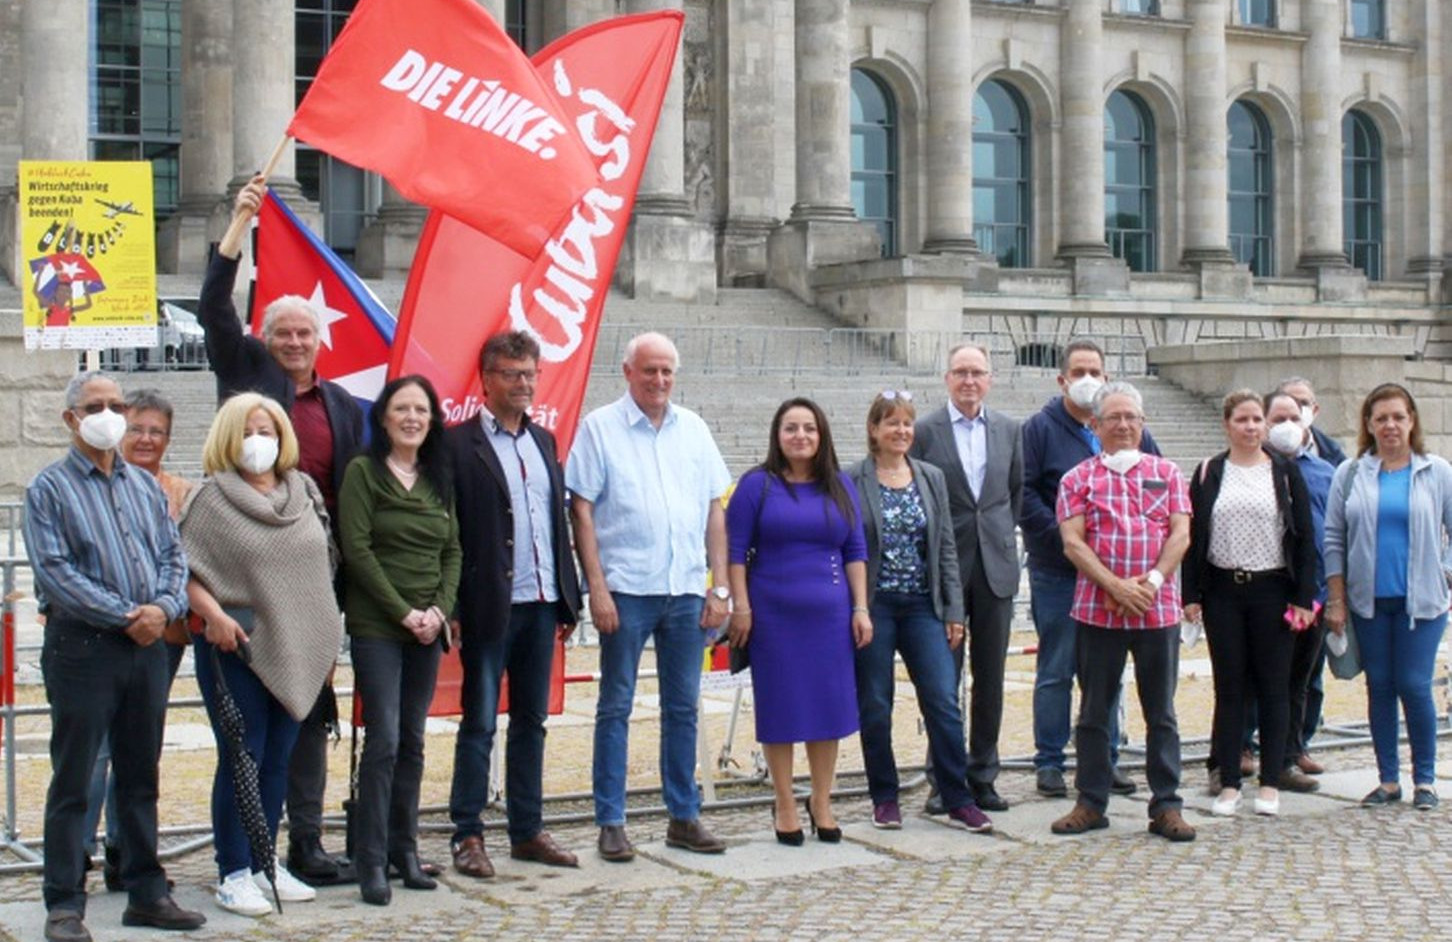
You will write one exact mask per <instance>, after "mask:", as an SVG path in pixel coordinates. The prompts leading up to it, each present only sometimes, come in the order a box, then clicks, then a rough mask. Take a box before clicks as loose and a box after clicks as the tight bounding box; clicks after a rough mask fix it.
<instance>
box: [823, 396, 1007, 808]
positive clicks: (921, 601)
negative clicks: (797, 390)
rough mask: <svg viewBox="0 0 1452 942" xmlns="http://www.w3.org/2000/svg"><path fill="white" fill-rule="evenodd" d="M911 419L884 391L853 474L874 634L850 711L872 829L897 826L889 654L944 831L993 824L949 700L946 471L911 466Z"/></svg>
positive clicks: (956, 608) (954, 575)
mask: <svg viewBox="0 0 1452 942" xmlns="http://www.w3.org/2000/svg"><path fill="white" fill-rule="evenodd" d="M916 417H917V412H916V410H915V409H914V408H913V404H912V397H911V395H909V394H908V393H906V392H898V391H895V390H887V391H885V392H883V393H881V394H879V395H878V396H877V398H876V399H874V400H873V402H872V406H871V408H870V409H869V410H868V412H867V448H868V451H869V454H868V456H867V457H866V458H864V459H863V460H862V462H861V463H860V464H858V465H857V467H856V468H854V469H853V470H852V472H851V474H852V483H853V484H855V485H856V486H857V493H858V495H859V496H860V498H861V501H862V519H863V524H864V525H865V527H866V531H867V592H868V607H869V609H870V610H871V617H872V624H873V626H874V633H873V636H872V641H871V643H870V644H868V645H867V646H866V647H863V648H859V649H858V651H857V665H856V666H857V712H858V719H859V722H860V724H861V737H862V758H863V764H864V765H865V766H866V768H867V788H868V791H869V792H870V793H871V795H872V824H873V826H874V827H878V828H890V829H896V828H900V827H902V811H901V809H900V808H899V806H898V777H897V760H896V759H895V758H894V757H893V753H892V701H893V681H894V675H895V673H896V665H895V663H894V654H895V653H897V652H901V653H902V659H903V663H904V664H906V665H907V669H908V676H910V677H911V678H912V682H913V686H914V687H915V688H916V689H917V694H918V706H919V708H920V709H921V710H922V714H923V720H924V724H925V725H926V727H927V733H928V748H929V750H930V752H931V753H932V757H933V767H934V768H935V769H937V771H938V782H939V787H940V791H941V793H942V796H943V805H944V807H945V808H947V809H948V818H949V820H950V821H951V822H953V823H954V824H956V825H959V826H961V827H964V828H967V829H968V830H970V831H980V832H984V831H989V830H991V829H992V827H993V826H992V824H991V823H990V822H989V820H988V817H987V816H986V815H985V814H984V813H983V812H982V811H981V810H979V808H978V806H977V805H976V804H975V803H974V801H973V793H972V792H971V791H969V790H968V783H967V781H968V757H967V754H966V752H965V750H964V746H963V715H962V712H961V711H960V710H959V708H958V698H957V697H956V696H955V695H954V681H955V676H954V671H953V652H952V649H953V648H956V647H957V646H958V645H960V644H962V643H963V589H962V586H961V585H960V583H959V579H958V552H957V550H956V548H955V544H954V542H953V518H952V515H951V513H950V512H949V510H948V485H947V481H946V480H945V479H944V477H943V472H942V471H940V470H938V469H937V468H935V467H933V466H932V465H929V464H924V463H923V462H921V461H918V460H916V459H914V458H909V457H908V449H909V448H910V447H911V446H912V443H913V420H914V419H915V418H916Z"/></svg>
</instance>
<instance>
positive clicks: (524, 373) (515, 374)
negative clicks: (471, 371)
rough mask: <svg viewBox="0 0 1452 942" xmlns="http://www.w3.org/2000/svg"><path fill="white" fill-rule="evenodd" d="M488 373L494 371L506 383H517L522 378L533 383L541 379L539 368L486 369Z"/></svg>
mask: <svg viewBox="0 0 1452 942" xmlns="http://www.w3.org/2000/svg"><path fill="white" fill-rule="evenodd" d="M484 372H486V373H493V374H494V375H495V376H498V377H499V378H500V379H502V380H504V381H505V382H506V383H517V382H519V381H520V380H524V381H525V382H528V383H532V382H534V381H535V380H537V379H539V370H485V371H484Z"/></svg>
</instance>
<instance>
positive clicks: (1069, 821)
mask: <svg viewBox="0 0 1452 942" xmlns="http://www.w3.org/2000/svg"><path fill="white" fill-rule="evenodd" d="M1107 827H1109V819H1108V818H1106V817H1105V816H1104V814H1103V813H1102V812H1099V811H1095V810H1094V809H1093V808H1091V807H1089V806H1088V805H1086V804H1084V803H1083V802H1082V801H1080V802H1076V803H1075V805H1074V809H1073V810H1072V811H1070V812H1069V813H1068V814H1066V815H1064V816H1063V817H1062V818H1060V819H1059V820H1057V821H1055V822H1054V823H1053V824H1051V825H1049V830H1050V831H1053V832H1054V833H1055V834H1083V833H1085V832H1086V831H1100V830H1103V829H1104V828H1107Z"/></svg>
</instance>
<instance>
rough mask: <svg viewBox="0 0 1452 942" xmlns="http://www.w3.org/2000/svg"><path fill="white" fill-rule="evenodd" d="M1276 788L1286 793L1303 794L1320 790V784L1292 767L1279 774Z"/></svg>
mask: <svg viewBox="0 0 1452 942" xmlns="http://www.w3.org/2000/svg"><path fill="white" fill-rule="evenodd" d="M1277 787H1278V788H1280V789H1282V790H1284V791H1288V792H1302V793H1305V792H1313V791H1315V790H1316V789H1318V788H1320V787H1321V783H1320V782H1318V781H1316V780H1315V779H1313V778H1311V776H1309V775H1307V774H1306V773H1305V772H1302V771H1301V770H1300V769H1298V768H1296V767H1295V766H1294V765H1293V766H1291V767H1290V768H1288V769H1286V770H1285V771H1284V772H1282V773H1281V778H1280V781H1279V782H1278V783H1277Z"/></svg>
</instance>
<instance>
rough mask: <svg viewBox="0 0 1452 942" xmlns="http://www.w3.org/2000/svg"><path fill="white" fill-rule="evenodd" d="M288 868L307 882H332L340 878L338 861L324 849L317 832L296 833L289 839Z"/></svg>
mask: <svg viewBox="0 0 1452 942" xmlns="http://www.w3.org/2000/svg"><path fill="white" fill-rule="evenodd" d="M287 869H288V870H291V871H292V875H293V876H295V877H297V878H298V879H299V880H303V881H305V882H307V883H330V882H333V881H336V880H337V879H338V861H337V860H335V859H334V858H333V856H332V855H331V854H329V853H328V852H327V851H325V850H323V839H322V837H321V836H320V835H317V834H299V835H294V836H292V837H291V838H290V839H289V840H288V846H287Z"/></svg>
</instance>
